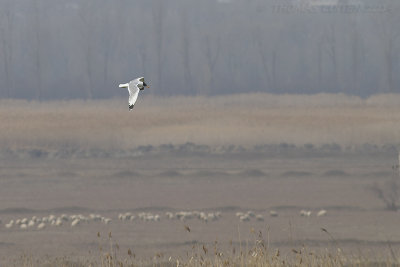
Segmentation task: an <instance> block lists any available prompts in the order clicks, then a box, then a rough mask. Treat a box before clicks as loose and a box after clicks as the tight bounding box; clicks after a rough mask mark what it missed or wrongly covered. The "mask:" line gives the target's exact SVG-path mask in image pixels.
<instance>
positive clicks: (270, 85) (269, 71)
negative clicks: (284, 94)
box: [253, 27, 277, 92]
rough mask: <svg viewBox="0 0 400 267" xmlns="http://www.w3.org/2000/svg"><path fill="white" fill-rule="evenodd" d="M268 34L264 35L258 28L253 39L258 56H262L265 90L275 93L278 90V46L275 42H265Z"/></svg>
mask: <svg viewBox="0 0 400 267" xmlns="http://www.w3.org/2000/svg"><path fill="white" fill-rule="evenodd" d="M265 35H266V33H263V32H262V31H261V29H260V28H259V27H258V28H257V29H256V30H255V31H254V32H253V39H254V41H255V43H256V46H257V51H258V54H259V55H260V60H261V64H262V67H263V70H264V77H265V79H266V86H265V90H266V91H269V92H273V91H276V90H277V88H276V87H277V81H276V56H277V52H276V50H277V46H276V44H275V42H276V40H275V41H265V40H264V37H265ZM271 43H272V45H270V44H271Z"/></svg>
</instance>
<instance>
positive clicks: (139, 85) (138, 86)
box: [119, 77, 149, 111]
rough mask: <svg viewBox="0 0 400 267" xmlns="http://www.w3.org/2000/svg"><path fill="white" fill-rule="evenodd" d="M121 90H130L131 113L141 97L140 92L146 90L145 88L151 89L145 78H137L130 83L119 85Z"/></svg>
mask: <svg viewBox="0 0 400 267" xmlns="http://www.w3.org/2000/svg"><path fill="white" fill-rule="evenodd" d="M119 87H120V88H128V92H129V111H131V110H132V109H133V106H134V105H135V103H136V100H137V98H138V96H139V91H141V90H144V88H145V87H147V88H148V87H149V86H148V85H147V84H146V83H145V81H144V78H143V77H140V78H137V79H135V80H132V81H130V82H129V83H123V84H120V85H119Z"/></svg>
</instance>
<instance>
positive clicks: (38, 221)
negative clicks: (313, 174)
mask: <svg viewBox="0 0 400 267" xmlns="http://www.w3.org/2000/svg"><path fill="white" fill-rule="evenodd" d="M326 214H327V211H326V210H324V209H321V210H319V211H318V212H317V213H316V216H317V217H321V216H325V215H326ZM235 215H236V217H238V218H239V220H240V221H241V222H247V221H250V220H252V219H255V220H256V221H264V215H262V214H256V213H254V212H253V211H251V210H249V211H247V212H237V213H236V214H235ZM269 215H270V216H271V217H277V216H278V212H276V211H274V210H271V211H270V212H269ZM311 215H312V211H311V210H301V211H300V216H303V217H310V216H311ZM221 216H222V213H221V212H219V211H217V212H202V211H178V212H170V211H167V212H165V218H166V219H167V220H180V221H188V220H191V219H197V220H200V221H202V222H211V221H216V220H218V219H220V218H221ZM161 218H162V216H161V215H159V214H153V213H151V212H140V213H137V214H136V215H135V214H134V213H131V212H125V213H120V214H119V215H118V219H119V220H120V221H132V222H133V221H135V220H138V221H143V222H159V221H161ZM111 221H112V219H110V218H107V217H104V216H101V215H100V214H93V213H92V214H89V216H84V215H82V214H74V215H67V214H62V215H60V216H56V215H49V216H45V217H37V216H33V217H32V218H21V219H15V220H10V221H9V222H8V223H7V224H5V228H7V229H12V228H14V229H15V228H19V229H35V228H36V229H37V230H42V229H44V228H46V227H47V226H55V227H57V226H63V225H70V226H71V227H75V226H78V225H80V224H82V223H90V222H99V223H103V224H109V223H111Z"/></svg>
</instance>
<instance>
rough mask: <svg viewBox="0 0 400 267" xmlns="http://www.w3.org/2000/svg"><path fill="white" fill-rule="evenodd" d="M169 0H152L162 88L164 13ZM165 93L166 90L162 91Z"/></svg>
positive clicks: (158, 67)
mask: <svg viewBox="0 0 400 267" xmlns="http://www.w3.org/2000/svg"><path fill="white" fill-rule="evenodd" d="M167 4H168V1H165V0H152V7H153V24H154V36H155V42H156V55H157V67H156V69H157V83H158V86H159V87H160V88H161V86H162V84H163V80H162V79H163V65H164V64H163V63H164V54H163V42H164V27H163V26H164V14H165V9H166V8H167ZM162 93H164V94H165V92H162Z"/></svg>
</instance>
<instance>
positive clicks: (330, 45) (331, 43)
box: [324, 22, 339, 91]
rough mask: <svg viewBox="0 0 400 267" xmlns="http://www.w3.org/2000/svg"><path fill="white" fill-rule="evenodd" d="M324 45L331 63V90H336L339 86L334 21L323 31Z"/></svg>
mask: <svg viewBox="0 0 400 267" xmlns="http://www.w3.org/2000/svg"><path fill="white" fill-rule="evenodd" d="M324 33H325V36H324V47H325V48H326V50H325V51H326V52H327V54H328V56H329V58H330V60H331V63H332V75H331V78H332V84H333V90H335V91H337V90H338V89H339V88H338V86H339V83H338V80H339V77H338V64H337V52H336V50H337V43H336V27H335V24H334V22H333V23H332V24H331V25H329V27H328V28H327V29H326V30H325V31H324Z"/></svg>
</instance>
